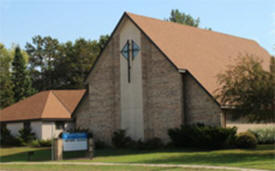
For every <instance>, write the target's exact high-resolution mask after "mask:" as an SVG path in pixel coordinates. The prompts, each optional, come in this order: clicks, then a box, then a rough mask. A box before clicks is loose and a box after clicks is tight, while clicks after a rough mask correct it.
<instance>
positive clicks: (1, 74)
mask: <svg viewBox="0 0 275 171" xmlns="http://www.w3.org/2000/svg"><path fill="white" fill-rule="evenodd" d="M10 64H11V53H10V51H8V50H7V49H6V48H5V47H4V45H3V44H1V43H0V88H1V90H0V108H4V107H7V106H9V105H11V104H12V103H13V102H14V99H13V96H14V93H13V83H12V81H11V73H10Z"/></svg>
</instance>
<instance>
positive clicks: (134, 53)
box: [132, 40, 140, 59]
mask: <svg viewBox="0 0 275 171" xmlns="http://www.w3.org/2000/svg"><path fill="white" fill-rule="evenodd" d="M139 50H140V49H139V46H138V45H137V44H136V43H135V42H134V41H133V40H132V56H133V59H134V58H135V57H136V56H137V54H138V52H139Z"/></svg>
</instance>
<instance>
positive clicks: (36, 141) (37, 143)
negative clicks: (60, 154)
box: [30, 140, 40, 147]
mask: <svg viewBox="0 0 275 171" xmlns="http://www.w3.org/2000/svg"><path fill="white" fill-rule="evenodd" d="M30 145H31V146H32V147H40V144H39V140H33V141H32V142H31V143H30Z"/></svg>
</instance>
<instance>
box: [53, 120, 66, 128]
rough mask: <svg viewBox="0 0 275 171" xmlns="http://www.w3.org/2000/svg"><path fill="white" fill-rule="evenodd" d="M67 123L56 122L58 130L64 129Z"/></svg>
mask: <svg viewBox="0 0 275 171" xmlns="http://www.w3.org/2000/svg"><path fill="white" fill-rule="evenodd" d="M64 127H65V123H64V122H62V121H58V122H55V128H56V129H64Z"/></svg>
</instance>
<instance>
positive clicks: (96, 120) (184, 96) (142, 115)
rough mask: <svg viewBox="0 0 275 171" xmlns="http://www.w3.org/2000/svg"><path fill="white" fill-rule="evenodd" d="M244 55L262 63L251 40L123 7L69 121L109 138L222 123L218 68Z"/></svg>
mask: <svg viewBox="0 0 275 171" xmlns="http://www.w3.org/2000/svg"><path fill="white" fill-rule="evenodd" d="M247 54H251V55H254V56H258V57H261V58H262V59H263V63H264V65H265V67H268V63H269V59H270V55H269V54H268V52H267V51H266V50H264V49H263V48H262V47H260V46H259V45H258V44H257V43H256V42H255V41H253V40H248V39H244V38H239V37H235V36H230V35H227V34H223V33H218V32H214V31H210V30H206V29H200V28H195V27H191V26H186V25H182V24H177V23H171V22H168V21H163V20H157V19H153V18H149V17H144V16H139V15H135V14H132V13H128V12H125V13H124V14H123V16H122V17H121V19H120V21H119V22H118V24H117V26H116V27H115V29H114V31H113V33H112V34H111V37H110V39H109V41H108V43H107V44H106V46H105V48H104V49H103V51H102V52H101V54H100V55H99V56H98V58H97V60H96V62H95V64H94V66H93V67H92V68H91V70H90V73H89V75H88V76H87V79H86V82H85V83H86V85H87V91H86V93H85V95H84V97H83V98H82V100H81V102H80V104H79V105H78V107H77V109H76V110H75V111H74V113H73V118H74V120H75V124H76V127H78V128H85V129H87V128H88V129H89V130H90V131H92V132H93V134H94V138H95V140H101V141H104V142H106V143H108V144H110V143H111V138H112V134H113V132H114V131H116V130H118V129H125V130H126V132H127V134H128V135H129V136H130V137H131V138H133V139H134V140H139V139H141V140H148V139H151V138H154V137H158V138H161V139H162V140H163V141H164V142H168V141H169V136H168V134H167V131H168V129H170V128H176V127H179V126H180V125H182V124H194V123H204V124H206V125H213V126H225V121H224V119H225V118H224V114H223V105H222V104H220V103H219V102H218V101H217V100H216V99H215V93H214V92H215V90H216V89H217V88H218V87H219V85H218V84H217V74H219V73H221V72H224V71H225V69H226V67H227V66H228V65H229V64H234V62H235V60H234V59H236V58H237V57H239V56H240V55H247Z"/></svg>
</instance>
